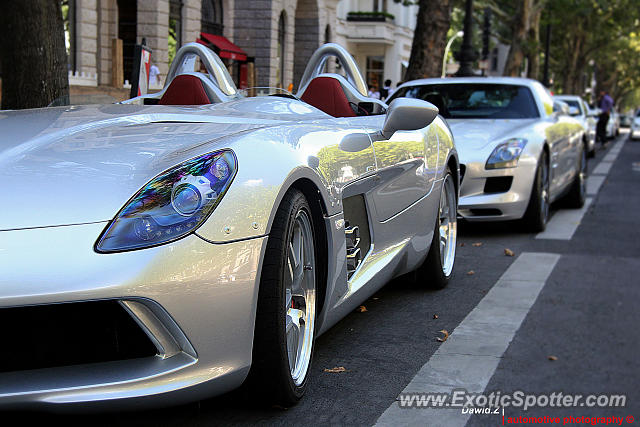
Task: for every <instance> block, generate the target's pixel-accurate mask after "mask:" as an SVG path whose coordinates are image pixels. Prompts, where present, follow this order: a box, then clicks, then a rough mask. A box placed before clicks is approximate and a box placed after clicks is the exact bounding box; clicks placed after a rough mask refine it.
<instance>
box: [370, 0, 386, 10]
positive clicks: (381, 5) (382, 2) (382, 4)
mask: <svg viewBox="0 0 640 427" xmlns="http://www.w3.org/2000/svg"><path fill="white" fill-rule="evenodd" d="M373 11H374V12H386V11H387V0H373Z"/></svg>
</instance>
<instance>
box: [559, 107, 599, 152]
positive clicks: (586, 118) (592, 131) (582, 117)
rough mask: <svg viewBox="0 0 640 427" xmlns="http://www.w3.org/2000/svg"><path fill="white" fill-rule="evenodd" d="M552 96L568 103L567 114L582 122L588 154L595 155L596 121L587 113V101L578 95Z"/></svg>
mask: <svg viewBox="0 0 640 427" xmlns="http://www.w3.org/2000/svg"><path fill="white" fill-rule="evenodd" d="M553 98H554V99H559V100H560V101H563V102H565V103H566V104H567V105H569V115H571V117H573V118H574V119H576V120H578V121H579V122H580V123H582V127H583V128H584V130H585V134H584V137H585V141H586V143H587V147H588V150H587V154H588V156H589V157H593V156H595V153H596V152H595V146H596V125H597V123H598V122H597V119H595V118H594V117H593V116H591V115H589V107H588V106H587V103H586V102H585V101H584V99H582V98H581V97H580V96H578V95H555V96H554V97H553Z"/></svg>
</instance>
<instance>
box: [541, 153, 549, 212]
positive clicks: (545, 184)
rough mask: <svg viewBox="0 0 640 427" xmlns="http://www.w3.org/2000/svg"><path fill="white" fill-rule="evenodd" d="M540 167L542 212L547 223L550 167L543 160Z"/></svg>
mask: <svg viewBox="0 0 640 427" xmlns="http://www.w3.org/2000/svg"><path fill="white" fill-rule="evenodd" d="M540 166H541V169H540V185H541V186H542V188H541V189H540V214H541V216H542V221H543V222H544V223H545V224H546V223H547V220H548V218H549V167H548V166H547V162H546V161H544V159H543V161H542V165H540Z"/></svg>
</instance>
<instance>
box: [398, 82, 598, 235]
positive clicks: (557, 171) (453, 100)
mask: <svg viewBox="0 0 640 427" xmlns="http://www.w3.org/2000/svg"><path fill="white" fill-rule="evenodd" d="M403 97H407V98H413V99H422V100H427V101H429V102H431V103H433V104H434V105H435V106H436V107H438V108H439V110H440V114H441V115H442V116H443V117H444V118H445V119H446V120H447V122H448V123H449V126H451V130H452V132H453V136H454V137H455V140H456V144H457V147H458V151H459V154H460V162H461V171H462V174H461V175H462V184H461V188H460V205H459V207H458V213H459V214H460V215H461V216H462V217H463V218H464V219H466V220H469V221H504V220H513V219H521V218H522V219H523V220H524V222H525V225H526V226H527V227H528V228H529V229H530V230H532V231H542V230H544V229H545V227H546V224H547V221H548V219H549V206H550V204H551V203H552V202H554V201H556V200H559V199H560V198H562V197H565V198H566V200H568V202H569V203H568V205H569V206H572V207H581V206H582V205H583V204H584V200H585V190H586V173H587V159H586V155H587V153H588V151H589V148H588V143H587V140H588V139H587V138H585V137H584V134H585V129H584V128H583V126H582V125H581V123H580V122H579V121H577V120H576V119H574V118H573V117H571V116H570V111H569V106H568V105H567V104H565V103H563V102H559V101H555V102H554V100H553V99H552V97H551V95H550V94H549V92H548V91H547V90H546V89H545V87H544V86H542V84H540V83H539V82H537V81H535V80H529V79H524V78H516V77H468V78H456V77H453V78H443V79H422V80H415V81H410V82H407V83H405V84H403V85H402V86H401V87H399V88H398V90H396V92H395V93H394V94H393V96H392V97H391V100H390V101H391V104H393V102H394V101H395V100H400V99H402V98H403Z"/></svg>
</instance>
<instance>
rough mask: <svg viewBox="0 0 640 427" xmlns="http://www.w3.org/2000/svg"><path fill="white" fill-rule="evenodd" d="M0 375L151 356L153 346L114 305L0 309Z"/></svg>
mask: <svg viewBox="0 0 640 427" xmlns="http://www.w3.org/2000/svg"><path fill="white" fill-rule="evenodd" d="M0 325H3V326H2V332H1V333H0V334H1V336H2V341H1V342H2V344H1V351H0V372H11V371H24V370H29V369H41V368H53V367H59V366H69V365H78V364H86V363H97V362H109V361H116V360H125V359H134V358H139V357H148V356H154V355H155V354H156V353H157V349H156V347H155V345H153V343H152V342H151V341H150V340H149V338H148V337H147V335H146V334H145V333H144V331H142V330H141V329H140V327H139V326H138V324H137V323H136V322H135V321H134V320H133V319H132V318H131V316H130V315H129V314H128V313H127V312H126V310H125V309H124V308H123V307H122V306H121V305H120V304H119V303H118V302H117V301H90V302H78V303H65V304H50V305H38V306H28V307H11V308H1V309H0Z"/></svg>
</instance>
